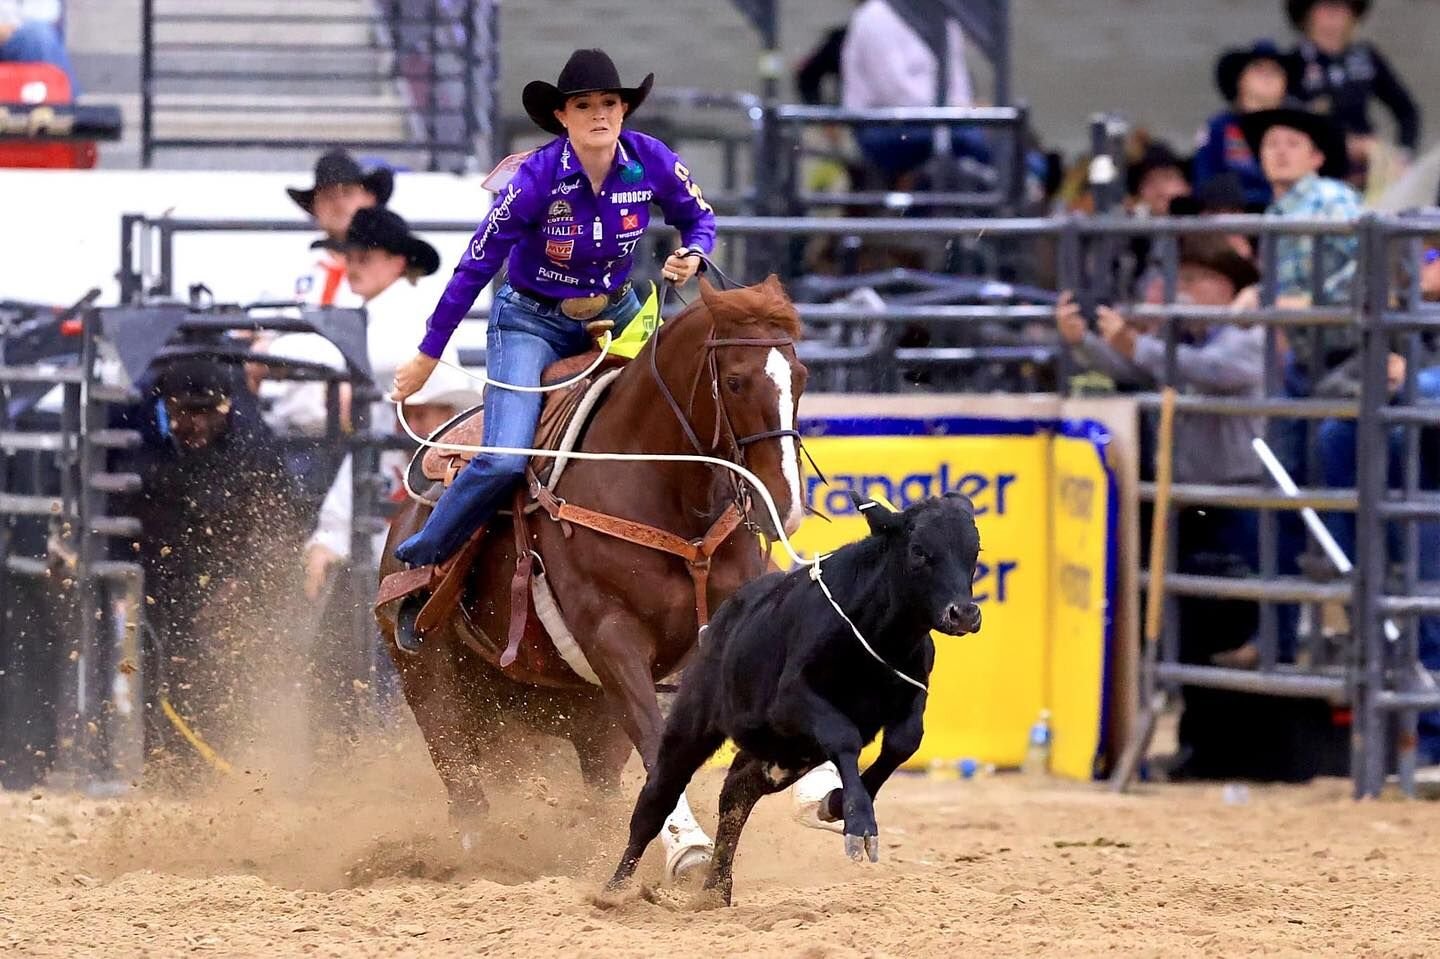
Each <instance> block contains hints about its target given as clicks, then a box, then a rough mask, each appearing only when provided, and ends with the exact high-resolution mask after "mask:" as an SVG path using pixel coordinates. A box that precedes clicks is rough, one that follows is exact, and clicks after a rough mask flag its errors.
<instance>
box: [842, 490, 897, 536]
mask: <svg viewBox="0 0 1440 959" xmlns="http://www.w3.org/2000/svg"><path fill="white" fill-rule="evenodd" d="M849 495H850V502H852V503H854V504H855V508H856V509H857V510H859V511H860V515H861V516H864V517H865V522H866V523H867V524H869V526H870V532H871V533H872V534H874V535H877V536H878V535H880V534H882V533H888V532H890V531H891V530H895V529H899V528H900V526H901V521H900V514H899V513H897V512H895V511H894V510H892V509H891V508H890V506H889V504H887V503H881V502H877V501H876V500H873V499H866V498H865V497H863V496H861V495H860V494H859V493H857V492H855V491H854V490H850V491H849Z"/></svg>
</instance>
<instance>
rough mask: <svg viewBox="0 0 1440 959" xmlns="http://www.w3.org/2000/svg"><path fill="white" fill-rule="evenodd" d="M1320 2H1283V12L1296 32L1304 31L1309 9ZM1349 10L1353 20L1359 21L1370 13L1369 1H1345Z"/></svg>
mask: <svg viewBox="0 0 1440 959" xmlns="http://www.w3.org/2000/svg"><path fill="white" fill-rule="evenodd" d="M1319 2H1320V0H1285V12H1286V13H1288V14H1289V15H1290V22H1291V23H1293V24H1295V29H1296V30H1304V29H1305V20H1306V18H1307V17H1309V16H1310V8H1311V7H1313V6H1315V4H1317V3H1319ZM1347 2H1348V3H1349V4H1350V9H1351V10H1352V11H1354V13H1355V19H1356V20H1359V19H1360V18H1361V17H1363V16H1365V14H1367V13H1369V12H1370V0H1347Z"/></svg>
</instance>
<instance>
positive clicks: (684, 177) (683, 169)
mask: <svg viewBox="0 0 1440 959" xmlns="http://www.w3.org/2000/svg"><path fill="white" fill-rule="evenodd" d="M675 176H676V177H678V178H679V180H680V182H681V183H683V184H685V192H686V193H688V194H690V197H691V198H692V199H693V200H694V201H695V205H696V206H698V207H699V208H700V209H702V210H704V211H705V212H706V213H714V212H715V211H714V210H713V209H711V207H710V204H709V203H706V202H705V197H704V196H703V195H701V193H700V186H699V184H697V183H696V182H695V181H694V180H692V179H690V168H689V167H687V166H686V165H685V164H683V163H681V162H680V161H679V160H676V161H675Z"/></svg>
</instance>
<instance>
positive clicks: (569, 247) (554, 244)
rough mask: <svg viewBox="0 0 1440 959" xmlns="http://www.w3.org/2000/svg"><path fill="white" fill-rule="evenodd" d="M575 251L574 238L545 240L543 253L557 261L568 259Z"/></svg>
mask: <svg viewBox="0 0 1440 959" xmlns="http://www.w3.org/2000/svg"><path fill="white" fill-rule="evenodd" d="M574 251H575V241H574V240H546V241H545V255H546V256H547V257H549V258H550V259H552V260H554V261H556V262H557V263H559V262H563V261H565V260H568V259H570V254H571V253H573V252H574Z"/></svg>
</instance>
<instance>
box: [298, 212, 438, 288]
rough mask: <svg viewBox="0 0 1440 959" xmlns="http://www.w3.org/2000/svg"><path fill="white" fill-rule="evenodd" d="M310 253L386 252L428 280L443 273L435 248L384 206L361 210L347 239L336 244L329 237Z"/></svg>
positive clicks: (313, 245) (311, 245)
mask: <svg viewBox="0 0 1440 959" xmlns="http://www.w3.org/2000/svg"><path fill="white" fill-rule="evenodd" d="M310 249H312V250H314V249H326V250H334V251H336V252H337V253H339V252H344V251H345V250H384V251H386V252H387V253H394V254H395V255H396V256H403V257H404V258H405V262H407V263H409V264H410V265H411V266H413V267H417V268H418V269H419V270H420V272H421V275H423V276H429V275H430V274H431V273H434V272H435V271H436V270H438V269H440V254H439V253H437V252H436V251H435V248H434V247H433V246H431V245H430V244H429V243H426V242H425V241H424V240H422V239H420V238H419V237H418V236H416V235H415V234H413V233H411V232H410V224H408V223H406V222H405V218H404V217H402V216H401V215H400V214H398V213H396V212H395V211H394V210H391V209H389V208H388V207H383V206H369V207H362V208H361V209H359V210H356V211H355V216H354V217H353V218H351V220H350V228H349V229H348V230H346V231H345V239H344V240H341V241H338V242H337V241H335V240H332V239H330V238H329V237H326V238H325V239H323V240H316V241H315V242H314V243H311V244H310Z"/></svg>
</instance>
